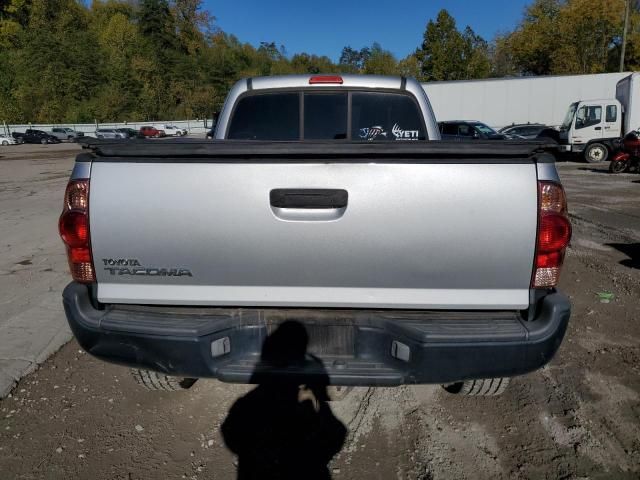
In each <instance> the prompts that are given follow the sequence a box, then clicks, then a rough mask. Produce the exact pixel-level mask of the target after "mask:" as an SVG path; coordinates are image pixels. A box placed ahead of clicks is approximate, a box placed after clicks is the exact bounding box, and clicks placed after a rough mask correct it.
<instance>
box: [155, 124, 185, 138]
mask: <svg viewBox="0 0 640 480" xmlns="http://www.w3.org/2000/svg"><path fill="white" fill-rule="evenodd" d="M153 128H155V129H157V130H160V131H163V132H164V133H165V135H167V136H168V137H173V136H178V137H183V136H185V135H186V134H187V133H188V132H187V130H186V129H185V128H179V127H176V126H175V125H153Z"/></svg>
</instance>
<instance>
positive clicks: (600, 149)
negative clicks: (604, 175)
mask: <svg viewBox="0 0 640 480" xmlns="http://www.w3.org/2000/svg"><path fill="white" fill-rule="evenodd" d="M621 131H622V105H621V103H620V102H619V101H618V100H616V99H615V98H609V99H599V100H581V101H578V102H574V103H572V104H571V105H570V106H569V110H568V111H567V114H566V116H565V119H564V121H563V122H562V125H561V126H560V142H561V144H562V145H561V150H564V151H565V152H576V153H580V152H584V158H585V160H586V161H587V162H602V161H605V160H606V159H607V157H608V156H609V152H610V151H611V150H612V148H613V141H614V140H616V139H618V138H620V133H621Z"/></svg>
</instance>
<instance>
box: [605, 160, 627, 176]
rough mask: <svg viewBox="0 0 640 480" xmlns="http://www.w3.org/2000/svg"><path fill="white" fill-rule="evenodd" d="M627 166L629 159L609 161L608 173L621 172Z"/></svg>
mask: <svg viewBox="0 0 640 480" xmlns="http://www.w3.org/2000/svg"><path fill="white" fill-rule="evenodd" d="M627 168H629V160H627V161H626V162H611V163H610V164H609V173H622V172H624V171H625V170H627Z"/></svg>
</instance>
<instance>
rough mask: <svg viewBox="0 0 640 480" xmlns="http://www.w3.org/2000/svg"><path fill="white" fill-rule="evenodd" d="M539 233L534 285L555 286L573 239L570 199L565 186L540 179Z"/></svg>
mask: <svg viewBox="0 0 640 480" xmlns="http://www.w3.org/2000/svg"><path fill="white" fill-rule="evenodd" d="M538 211H539V218H538V235H537V241H536V258H535V265H534V273H533V279H532V281H531V286H532V287H533V288H550V287H555V286H556V285H557V283H558V280H559V278H560V269H561V267H562V261H563V260H564V252H565V249H566V248H567V245H569V240H570V239H571V223H569V218H568V216H567V200H566V197H565V194H564V190H563V189H562V186H561V185H559V184H557V183H555V182H549V181H540V182H538Z"/></svg>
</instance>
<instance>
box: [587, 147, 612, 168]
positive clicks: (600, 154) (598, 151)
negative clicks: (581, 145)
mask: <svg viewBox="0 0 640 480" xmlns="http://www.w3.org/2000/svg"><path fill="white" fill-rule="evenodd" d="M608 157H609V149H608V148H607V147H606V145H603V144H602V143H592V144H590V145H587V148H585V150H584V159H585V160H586V161H587V163H598V162H604V161H606V160H607V158H608Z"/></svg>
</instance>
